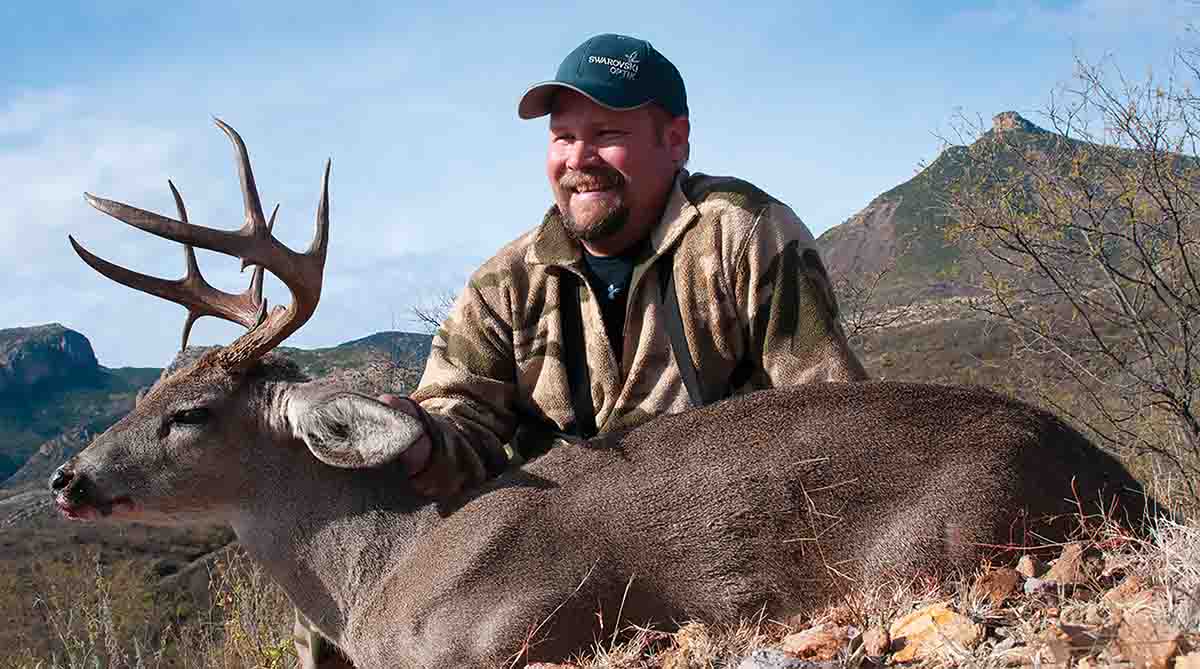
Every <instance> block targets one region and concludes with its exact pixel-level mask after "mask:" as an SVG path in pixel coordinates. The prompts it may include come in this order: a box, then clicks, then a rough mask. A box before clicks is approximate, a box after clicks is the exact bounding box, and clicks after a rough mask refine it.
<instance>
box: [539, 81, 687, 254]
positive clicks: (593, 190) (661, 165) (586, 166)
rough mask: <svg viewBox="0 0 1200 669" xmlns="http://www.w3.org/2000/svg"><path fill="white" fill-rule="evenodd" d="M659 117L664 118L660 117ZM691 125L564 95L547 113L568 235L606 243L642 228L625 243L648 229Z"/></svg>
mask: <svg viewBox="0 0 1200 669" xmlns="http://www.w3.org/2000/svg"><path fill="white" fill-rule="evenodd" d="M654 114H662V115H663V116H664V118H660V119H658V120H657V122H656V118H655V116H654ZM680 123H682V126H680V125H679V124H680ZM686 124H687V121H686V119H681V120H670V119H666V118H665V113H664V112H661V111H660V110H657V109H656V108H652V107H650V106H647V107H643V108H640V109H635V110H632V111H612V110H610V109H606V108H604V107H601V106H600V105H597V104H596V103H594V102H592V101H591V100H589V99H588V98H586V97H584V96H583V95H580V94H578V93H576V92H575V91H572V90H569V89H563V90H562V91H561V92H559V93H558V95H557V96H556V98H555V102H554V108H553V112H552V113H551V114H550V148H549V151H548V152H547V155H546V174H547V176H549V178H550V188H551V190H553V192H554V200H555V202H556V203H557V204H558V209H559V211H560V212H562V214H563V218H564V222H565V223H566V225H567V228H568V230H569V231H570V232H571V234H572V235H573V236H574V237H576V238H577V239H580V240H582V241H584V242H585V243H588V242H598V243H600V244H601V245H602V244H603V242H604V241H605V240H609V239H613V238H614V237H620V238H624V237H627V236H631V235H630V234H629V233H631V232H636V233H639V234H637V235H636V236H633V238H631V239H627V240H623V241H627V242H630V243H632V242H635V241H638V240H639V239H640V238H641V235H642V234H644V233H645V232H647V231H649V228H650V226H651V225H652V224H653V222H654V221H656V220H657V219H658V216H659V214H660V213H661V209H662V206H663V205H664V204H665V202H666V197H667V194H668V193H669V192H670V188H671V183H672V181H673V179H674V176H675V164H676V162H675V161H676V160H677V159H678V156H680V155H682V153H681V149H680V148H679V147H680V146H681V143H686V141H687V135H686ZM679 127H682V128H684V130H683V134H682V137H680V131H679ZM631 227H636V228H637V230H630V228H631ZM622 232H624V233H626V234H622ZM589 245H590V244H589ZM620 250H622V249H616V252H619V251H620Z"/></svg>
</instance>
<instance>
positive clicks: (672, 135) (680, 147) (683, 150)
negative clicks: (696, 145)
mask: <svg viewBox="0 0 1200 669" xmlns="http://www.w3.org/2000/svg"><path fill="white" fill-rule="evenodd" d="M691 132H692V124H691V122H690V121H688V117H686V116H676V117H674V118H672V119H671V120H670V121H669V122H668V123H667V125H666V127H665V128H664V129H663V135H664V137H663V139H664V141H665V142H666V145H667V147H668V148H669V149H670V150H671V160H673V161H675V164H676V166H678V165H681V164H683V163H685V162H687V159H688V157H689V154H691V151H692V145H691V139H690V137H691Z"/></svg>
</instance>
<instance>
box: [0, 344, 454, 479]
mask: <svg viewBox="0 0 1200 669" xmlns="http://www.w3.org/2000/svg"><path fill="white" fill-rule="evenodd" d="M430 339H431V338H430V336H429V335H421V334H413V333H408V332H378V333H375V334H373V335H370V336H368V337H364V338H362V339H356V340H354V341H350V342H346V343H344V344H340V345H338V346H333V347H329V348H320V349H311V350H305V349H299V348H291V347H280V348H279V349H277V350H276V353H278V354H280V355H284V356H286V357H288V358H290V359H291V360H293V361H295V362H296V363H297V364H298V365H300V368H301V369H302V370H304V372H305V373H306V374H308V375H309V376H310V377H312V378H322V377H328V376H345V375H354V377H355V378H353V379H348V381H350V382H351V383H352V385H354V386H355V387H358V388H362V389H364V390H365V389H376V388H377V389H378V390H380V391H383V390H396V391H402V390H405V389H410V388H412V387H414V386H415V385H416V381H417V379H418V378H419V375H420V370H421V369H422V368H424V363H425V358H426V356H427V355H428V353H429V343H430ZM204 350H206V349H205V348H203V347H189V348H188V350H187V351H184V352H182V353H180V355H178V356H177V357H176V359H175V361H173V362H172V363H171V364H170V365H168V366H167V368H166V371H173V370H174V369H176V368H178V367H179V366H180V365H182V364H185V363H186V362H187V361H190V360H192V359H194V358H195V357H196V356H198V355H199V354H200V353H202V352H203V351H204ZM381 361H382V362H386V364H387V365H388V367H389V371H388V373H387V374H386V375H385V376H380V375H379V374H374V375H372V376H371V379H369V380H368V379H366V378H365V377H364V372H363V371H362V370H364V369H367V368H368V367H370V366H371V364H372V363H379V362H381ZM163 372H164V370H163V369H158V368H120V369H108V368H105V367H103V366H101V365H100V364H99V363H98V362H97V360H96V356H95V354H94V353H93V352H92V345H91V342H89V341H88V339H87V337H85V336H84V335H82V334H80V333H78V332H76V331H74V330H70V329H68V328H65V327H63V326H61V325H59V324H57V323H55V324H50V325H40V326H36V327H30V328H13V329H8V330H0V488H8V489H14V488H17V487H20V486H25V485H29V484H36V485H41V484H42V483H44V481H45V480H46V477H48V476H49V475H50V473H51V472H52V471H53V470H54V468H55V467H57V466H58V465H59V464H61V463H62V462H63V461H65V460H66V459H67V458H69V457H71V456H72V455H74V454H75V453H77V452H79V450H80V449H82V448H83V447H84V446H86V445H87V444H88V442H90V441H91V439H92V438H93V437H94V436H96V435H97V434H99V433H101V432H103V431H104V430H106V429H108V427H109V426H110V425H112V424H113V423H115V422H116V421H117V420H118V419H120V418H121V416H123V415H125V414H126V413H128V412H129V410H130V409H132V408H133V403H134V399H135V398H136V396H137V393H138V391H139V390H141V389H143V388H146V387H149V386H150V385H152V384H153V383H155V381H157V380H158V379H159V378H160V377H161V375H162V374H163ZM360 377H363V378H360ZM368 381H374V384H372V383H369V382H368ZM383 384H390V385H389V387H387V388H384V387H383Z"/></svg>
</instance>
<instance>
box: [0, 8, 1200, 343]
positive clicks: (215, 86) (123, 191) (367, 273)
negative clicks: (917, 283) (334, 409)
mask: <svg viewBox="0 0 1200 669" xmlns="http://www.w3.org/2000/svg"><path fill="white" fill-rule="evenodd" d="M344 4H345V5H346V6H348V7H350V8H348V9H346V8H341V7H336V3H315V2H301V1H289V2H261V3H246V2H237V3H234V2H224V1H222V0H213V1H210V2H203V3H199V2H196V3H189V2H177V3H171V4H162V3H153V4H151V3H133V2H123V1H120V0H117V1H110V2H105V3H90V2H89V3H69V2H55V3H50V2H41V3H35V2H26V1H25V0H12V1H10V2H7V3H3V5H0V25H3V26H4V27H5V28H4V31H5V39H3V40H0V183H3V184H4V185H3V187H2V191H0V192H2V194H3V199H2V201H3V203H4V204H3V206H0V235H3V238H4V241H5V243H4V244H2V245H0V286H3V287H4V288H6V293H7V295H8V299H6V300H4V301H3V303H0V328H3V327H14V326H21V325H33V324H38V323H46V322H53V321H57V322H61V323H63V324H64V325H67V326H68V327H72V328H74V329H77V330H79V331H81V332H83V333H84V334H86V335H87V336H88V337H89V338H90V339H91V340H92V343H93V346H94V347H95V349H96V353H97V355H98V357H99V358H100V361H101V363H102V364H104V365H107V366H122V365H140V366H162V365H165V364H166V363H167V362H168V361H169V360H170V358H171V356H172V355H173V353H174V350H175V348H177V346H178V336H179V330H180V327H181V326H182V323H183V311H182V309H181V308H180V307H177V306H175V305H172V304H169V303H166V302H162V301H161V300H157V299H156V298H152V297H149V296H143V295H139V294H136V293H134V292H133V291H130V290H128V289H126V288H123V287H121V286H118V285H117V284H114V283H111V282H108V281H107V280H104V279H102V278H101V277H99V276H98V275H95V274H94V273H93V272H92V271H91V270H90V269H89V268H87V267H86V266H84V265H83V264H82V263H81V262H80V261H79V260H78V259H77V258H75V256H74V254H73V253H72V252H71V251H70V248H69V247H68V245H67V242H66V235H67V234H68V233H71V234H74V235H75V236H76V238H78V239H80V240H81V241H82V242H83V243H84V244H85V245H86V246H88V247H89V248H90V249H91V250H93V251H94V252H96V253H98V254H100V255H101V256H103V257H106V258H109V259H111V260H113V261H116V262H119V263H122V264H125V265H127V266H129V267H131V268H134V269H138V270H140V271H143V272H148V273H154V274H158V275H161V276H167V277H174V276H178V275H179V274H181V273H182V267H183V264H182V262H183V261H182V252H181V251H180V250H179V249H178V247H176V246H175V245H172V244H171V243H169V242H166V241H163V240H160V239H157V238H154V237H151V236H149V235H146V234H144V233H139V232H137V231H134V230H131V229H127V228H126V227H125V226H123V225H121V224H120V223H118V222H116V221H115V220H112V219H108V218H107V217H105V216H103V215H102V214H99V213H98V212H95V211H93V210H91V209H90V208H89V207H87V205H86V204H84V202H83V200H82V197H81V193H82V192H83V191H85V190H86V191H89V192H92V193H96V194H98V195H102V196H105V197H111V198H113V199H117V200H122V201H125V202H128V203H130V204H134V205H136V206H141V207H145V208H149V209H154V210H157V211H161V212H164V213H167V214H172V213H173V211H174V207H173V205H172V203H171V197H170V193H169V191H168V190H167V185H166V180H167V179H168V178H171V179H173V180H174V182H175V183H176V185H177V186H178V187H179V188H180V190H181V191H182V193H183V195H184V198H185V200H186V202H187V204H188V211H189V214H190V215H191V219H192V221H193V222H196V223H202V224H205V225H210V226H214V227H228V228H233V227H236V226H238V225H239V224H240V221H241V219H242V214H241V200H240V196H239V192H238V186H237V179H236V172H235V169H234V165H233V162H232V159H231V152H230V148H229V146H228V142H227V141H226V140H225V138H224V136H223V135H222V134H221V133H220V132H219V131H218V130H217V129H216V128H214V127H213V126H212V124H211V121H210V119H211V117H212V116H219V117H221V118H223V119H224V120H226V121H227V122H229V123H230V124H232V125H233V126H234V127H235V128H237V129H238V131H239V132H240V133H241V134H242V136H243V138H245V140H246V143H247V145H248V146H249V149H250V154H251V157H252V159H253V164H254V168H255V173H256V176H257V178H258V183H259V190H260V192H261V194H262V197H263V199H264V203H265V204H267V203H274V202H280V203H281V205H282V206H281V208H280V216H279V222H278V224H277V226H276V233H277V235H278V236H279V237H280V238H281V239H283V240H284V241H285V242H287V243H289V244H291V245H293V246H298V247H303V246H304V245H306V244H307V240H308V236H309V235H310V234H311V231H312V221H313V214H314V210H315V207H316V202H317V195H318V187H319V182H320V170H321V166H322V163H323V161H324V160H325V158H326V157H332V158H333V175H332V179H331V200H332V207H331V209H332V230H331V235H332V242H331V248H330V257H329V260H328V265H327V269H326V285H325V291H324V294H323V297H322V302H321V306H320V308H319V309H318V311H317V313H316V315H315V316H314V318H313V320H312V321H310V323H309V324H308V325H307V326H305V328H304V329H303V330H301V331H300V332H299V333H297V334H296V335H294V336H293V338H292V339H291V340H289V342H288V343H289V344H292V345H297V346H303V347H314V346H330V345H334V344H337V343H341V342H344V341H348V340H351V339H356V338H358V337H362V336H365V335H367V334H370V333H372V332H376V331H379V330H384V329H392V328H400V329H418V326H417V325H416V324H415V323H414V322H413V321H412V318H411V316H410V309H411V307H412V306H413V305H414V304H421V303H423V302H427V301H428V300H430V299H432V298H433V296H436V295H438V294H440V293H444V292H447V291H451V292H457V291H458V289H459V288H460V287H461V286H462V283H463V282H464V280H465V278H466V276H467V275H468V274H469V273H470V271H471V270H472V269H473V268H474V267H475V266H476V265H478V264H479V263H480V262H481V261H482V260H484V259H485V258H486V257H488V256H489V255H490V254H491V253H492V252H494V251H495V250H496V249H497V248H499V246H501V245H502V244H503V243H505V242H507V241H508V240H510V239H512V238H514V237H516V236H517V235H519V234H520V233H521V232H523V231H524V230H526V229H528V228H530V227H532V226H534V225H536V224H537V223H538V222H539V221H540V218H541V215H542V213H543V212H544V211H545V208H546V207H547V206H548V204H549V202H550V198H549V191H548V187H547V185H546V182H545V177H544V175H543V160H544V152H545V142H546V140H545V136H546V129H545V121H544V120H538V121H519V120H518V119H517V117H516V102H517V100H518V98H519V97H520V94H521V93H522V91H524V89H525V88H526V87H527V86H528V85H529V84H531V83H534V82H536V81H539V80H543V79H547V78H550V77H551V76H552V75H553V73H554V70H555V68H556V67H557V65H558V62H559V60H561V59H562V57H563V56H564V55H566V53H567V52H569V51H570V50H571V49H572V48H574V47H575V46H576V45H577V44H578V43H580V42H581V41H583V40H584V39H586V38H587V37H588V36H590V35H593V34H596V33H601V32H621V33H626V34H632V35H636V36H638V37H642V38H645V39H648V40H650V41H651V42H652V43H653V44H654V45H655V47H656V48H658V50H659V51H661V52H663V53H664V54H666V55H667V56H668V57H669V58H670V59H671V60H672V61H673V62H674V63H675V64H676V65H677V66H678V67H679V69H680V71H681V72H682V74H683V77H684V81H685V82H686V85H687V87H688V95H689V102H690V107H691V122H692V157H691V165H690V166H691V168H692V169H693V170H698V171H702V172H707V173H710V174H731V175H735V176H739V177H742V178H745V179H748V180H750V181H752V182H754V183H756V184H757V185H759V186H760V187H762V188H764V189H766V190H767V191H768V192H771V193H772V194H773V195H775V196H776V197H778V198H780V199H782V200H783V201H785V202H787V203H788V204H790V205H791V206H792V207H793V209H795V210H796V212H797V213H798V214H799V215H800V216H801V218H803V219H804V220H805V221H806V222H807V223H808V225H809V227H810V228H812V230H813V232H814V233H816V234H820V232H822V231H824V230H825V229H827V228H829V227H831V226H833V225H836V224H838V223H841V222H842V221H844V220H845V219H846V218H848V217H849V216H851V215H852V214H853V213H854V212H856V211H857V210H859V209H861V208H862V207H863V206H865V205H866V204H867V203H868V202H869V201H870V200H871V199H872V198H873V197H875V196H876V195H878V194H879V193H881V192H883V191H885V190H887V189H889V188H891V187H892V186H894V185H896V184H898V183H900V182H902V181H904V180H906V179H908V178H910V177H911V176H912V175H913V174H914V173H915V171H916V170H917V169H919V166H920V164H921V163H922V162H923V161H929V160H932V159H933V158H935V157H936V156H937V155H938V152H939V151H940V150H941V148H942V147H943V142H942V140H941V139H939V137H944V136H948V135H950V134H951V132H952V128H953V123H952V122H953V119H954V117H955V116H956V115H957V114H959V113H964V114H966V115H968V116H971V117H981V118H983V119H988V118H990V117H991V115H992V114H995V113H997V112H1000V111H1005V110H1009V109H1013V110H1017V111H1020V112H1021V113H1023V114H1025V115H1027V116H1028V117H1029V118H1031V119H1032V120H1034V121H1035V122H1037V121H1039V120H1040V119H1039V117H1038V114H1037V112H1038V110H1039V109H1042V108H1044V107H1045V105H1046V104H1047V103H1048V102H1049V100H1050V94H1051V92H1052V91H1053V90H1054V88H1055V87H1056V86H1058V85H1060V84H1062V83H1065V82H1067V81H1068V80H1069V78H1070V75H1071V72H1072V68H1073V60H1074V58H1076V57H1081V58H1084V59H1085V60H1089V61H1095V60H1098V59H1101V58H1108V59H1110V60H1111V61H1112V62H1113V63H1115V64H1116V65H1118V66H1119V67H1120V68H1121V69H1122V71H1124V72H1125V73H1126V74H1127V75H1128V76H1131V77H1133V78H1138V77H1143V76H1145V75H1146V74H1147V73H1148V72H1151V71H1153V72H1155V73H1159V74H1161V73H1162V72H1163V71H1164V70H1165V67H1166V65H1167V63H1169V58H1170V55H1171V51H1172V49H1173V48H1175V47H1178V46H1181V45H1182V46H1194V45H1195V42H1196V38H1195V36H1194V35H1193V34H1192V32H1191V31H1190V30H1189V28H1188V27H1189V26H1190V25H1192V24H1193V23H1195V19H1196V18H1197V14H1198V13H1200V7H1197V5H1196V4H1194V3H1191V2H1186V1H1174V0H1142V1H1140V2H1135V1H1127V0H1079V1H1074V2H1039V1H1035V0H1024V1H1022V0H1014V1H1009V2H991V1H990V0H989V1H981V2H964V3H950V2H917V3H853V2H840V3H836V4H827V3H806V2H777V3H762V4H759V3H753V2H741V3H708V2H688V3H679V4H666V3H661V4H660V3H612V2H603V3H602V2H584V3H566V2H560V3H553V5H547V6H539V5H535V4H502V3H455V4H449V5H441V4H439V5H437V6H430V7H422V6H418V5H411V4H401V3H387V4H371V3H344ZM268 206H269V204H268ZM201 264H202V265H203V267H204V269H205V274H206V276H207V277H208V278H209V279H210V280H211V281H212V282H213V283H214V284H216V285H218V286H219V287H222V288H226V289H240V287H241V283H242V281H243V278H244V277H242V276H240V275H239V274H238V273H237V271H236V262H235V261H232V260H228V261H227V260H226V259H224V258H221V257H219V256H216V255H212V254H202V255H201ZM268 297H269V298H272V300H273V301H274V302H276V303H278V302H280V301H283V300H286V299H287V294H286V290H284V289H282V288H281V287H279V286H270V287H269V288H268ZM236 334H237V330H236V328H234V327H233V326H230V325H226V324H222V323H219V322H216V321H213V320H212V319H203V320H201V322H200V323H199V324H198V325H197V327H196V329H195V332H194V333H193V338H192V339H193V343H201V344H211V343H224V342H228V341H229V340H231V339H232V338H233V337H234V336H236Z"/></svg>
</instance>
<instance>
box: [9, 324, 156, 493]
mask: <svg viewBox="0 0 1200 669" xmlns="http://www.w3.org/2000/svg"><path fill="white" fill-rule="evenodd" d="M157 376H158V370H155V369H149V370H147V369H138V368H125V369H106V368H104V367H101V366H100V365H99V364H98V362H97V361H96V355H95V353H94V352H93V351H92V345H91V342H89V341H88V340H87V337H85V336H83V335H82V334H80V333H78V332H76V331H74V330H70V329H68V328H65V327H63V326H62V325H59V324H57V323H52V324H49V325H39V326H36V327H27V328H11V329H6V330H0V481H4V480H5V479H7V478H8V477H9V476H11V475H12V474H14V473H15V472H16V471H17V470H18V469H19V468H20V467H21V466H22V465H24V463H25V461H26V460H27V459H29V457H30V456H32V455H33V454H34V453H36V452H37V451H39V450H40V449H41V448H42V447H43V445H44V444H46V443H47V442H50V441H52V440H54V439H56V438H58V437H60V436H62V435H64V434H75V435H84V434H94V433H96V432H99V431H102V430H104V429H105V428H107V427H108V426H109V425H111V424H112V423H113V422H115V421H116V420H117V418H119V417H120V416H122V415H123V414H125V413H126V412H127V411H129V409H130V408H131V407H132V406H133V398H134V396H135V395H136V393H137V390H138V388H140V387H142V386H145V385H148V384H149V383H152V382H153V381H154V379H155V378H157ZM76 438H82V436H77V437H76Z"/></svg>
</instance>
